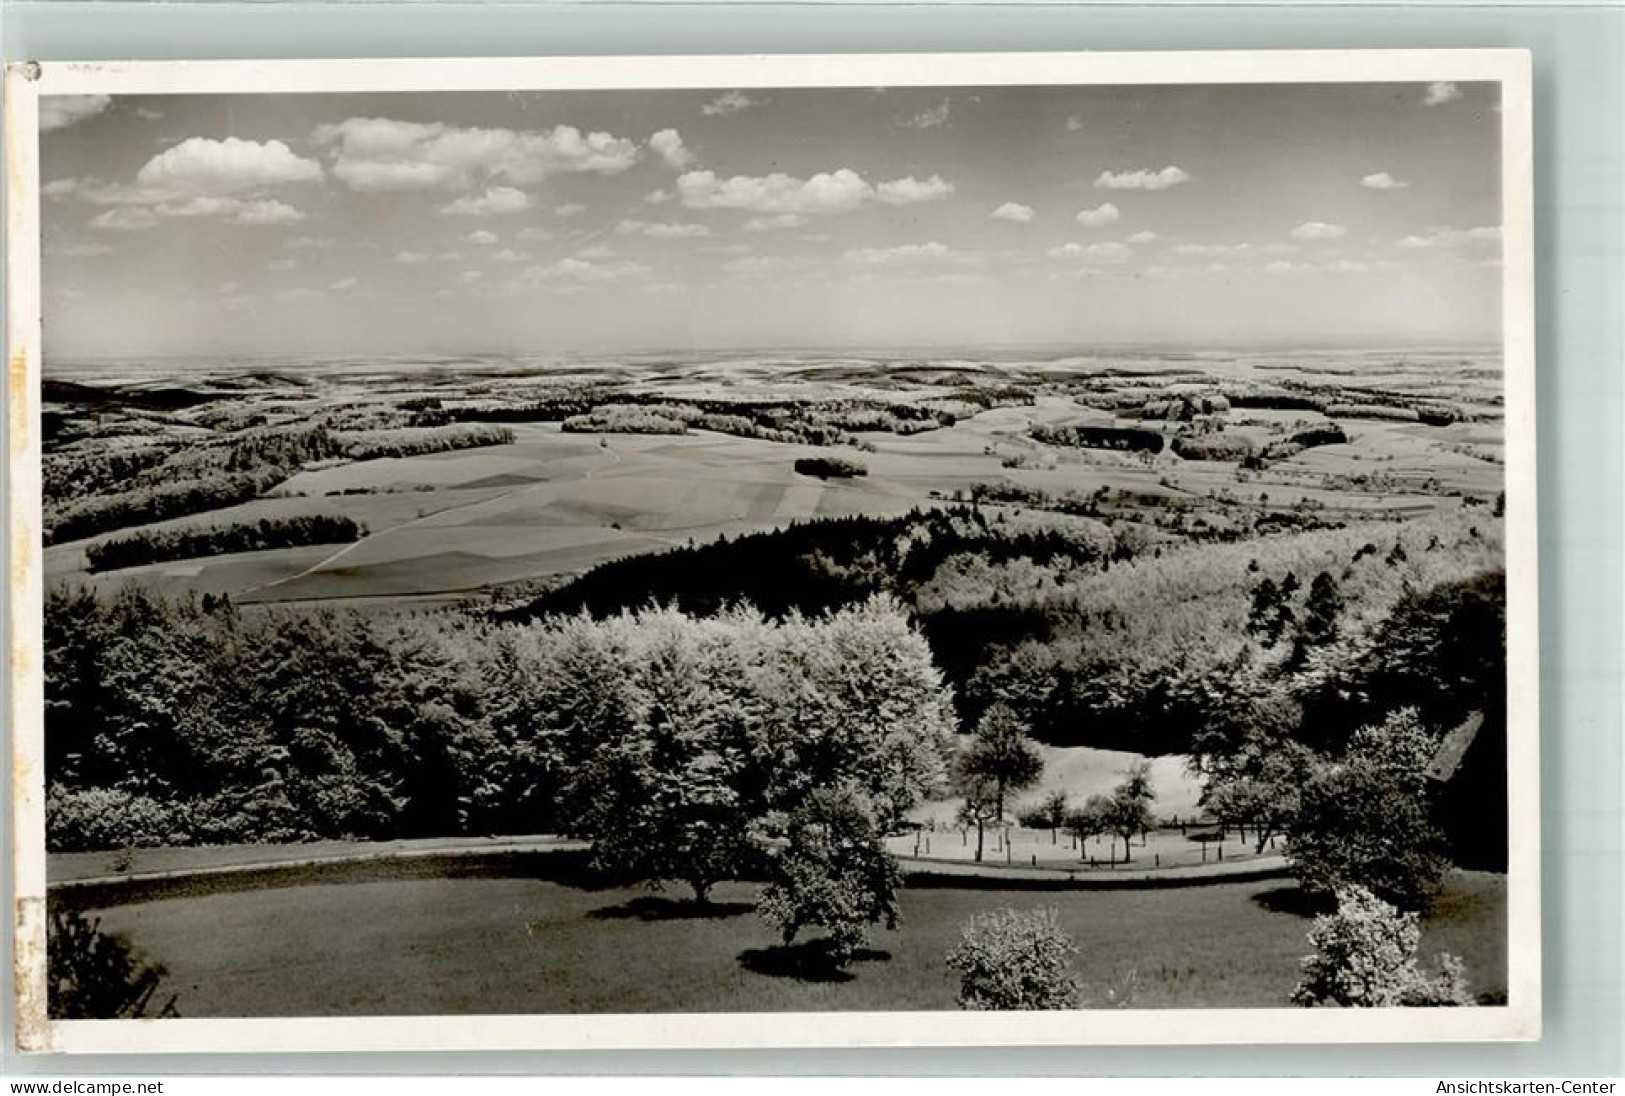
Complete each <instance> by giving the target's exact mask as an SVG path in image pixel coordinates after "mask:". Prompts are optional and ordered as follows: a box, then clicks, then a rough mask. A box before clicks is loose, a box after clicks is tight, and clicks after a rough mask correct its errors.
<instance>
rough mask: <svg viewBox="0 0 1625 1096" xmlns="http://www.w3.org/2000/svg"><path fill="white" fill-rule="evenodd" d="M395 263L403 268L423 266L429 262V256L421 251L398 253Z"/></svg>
mask: <svg viewBox="0 0 1625 1096" xmlns="http://www.w3.org/2000/svg"><path fill="white" fill-rule="evenodd" d="M394 261H395V262H397V263H400V264H401V265H402V266H421V265H423V264H424V263H426V262H428V261H429V256H428V255H426V254H424V253H423V252H421V251H397V252H396V253H395V259H394Z"/></svg>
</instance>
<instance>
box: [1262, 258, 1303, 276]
mask: <svg viewBox="0 0 1625 1096" xmlns="http://www.w3.org/2000/svg"><path fill="white" fill-rule="evenodd" d="M1264 269H1265V270H1266V271H1268V272H1269V273H1271V274H1291V273H1293V272H1294V271H1298V270H1307V269H1308V267H1306V266H1304V265H1302V264H1301V263H1295V262H1293V261H1291V260H1290V259H1276V260H1274V261H1273V262H1269V263H1266V264H1264Z"/></svg>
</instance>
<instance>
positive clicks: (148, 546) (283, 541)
mask: <svg viewBox="0 0 1625 1096" xmlns="http://www.w3.org/2000/svg"><path fill="white" fill-rule="evenodd" d="M366 535H367V530H366V527H365V526H363V525H361V524H360V523H359V522H357V521H355V520H354V519H353V518H348V517H345V516H343V515H342V514H297V515H295V516H293V517H286V518H261V519H260V520H258V521H240V522H233V523H232V524H229V525H219V524H216V525H206V526H201V527H196V528H189V529H143V530H141V531H139V532H136V533H133V534H130V535H129V536H122V537H112V538H109V539H108V540H104V541H101V542H100V543H97V544H91V545H89V546H87V547H86V548H85V560H86V562H87V563H88V565H89V568H90V570H92V571H113V570H117V569H118V568H120V567H139V566H141V565H143V564H147V563H160V562H163V561H165V560H172V559H192V558H195V557H197V556H219V555H226V554H228V553H231V552H263V551H266V550H268V549H273V548H302V547H305V546H308V545H313V544H346V543H349V542H351V541H356V540H360V539H361V538H362V537H364V536H366Z"/></svg>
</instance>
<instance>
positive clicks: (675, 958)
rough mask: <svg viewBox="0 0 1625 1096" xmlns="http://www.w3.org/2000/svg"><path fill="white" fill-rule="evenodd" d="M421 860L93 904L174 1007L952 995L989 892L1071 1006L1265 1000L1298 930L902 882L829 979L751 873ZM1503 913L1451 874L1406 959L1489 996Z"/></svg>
mask: <svg viewBox="0 0 1625 1096" xmlns="http://www.w3.org/2000/svg"><path fill="white" fill-rule="evenodd" d="M432 870H433V869H432V868H428V867H424V866H415V867H411V868H404V869H403V868H399V867H395V868H391V867H375V868H370V869H366V870H364V871H363V870H358V869H346V870H344V871H341V872H334V873H329V874H327V875H326V876H325V877H324V878H322V879H321V880H320V881H315V880H310V879H308V878H307V879H306V880H305V881H304V882H303V883H301V876H300V873H291V874H285V875H283V876H282V877H281V878H280V879H279V882H278V884H277V885H272V886H267V887H264V888H263V889H261V888H255V889H244V890H235V891H232V890H225V891H221V892H214V891H213V886H212V885H205V886H204V887H203V888H202V890H203V893H198V894H193V895H190V896H179V897H168V898H163V899H161V900H156V901H150V902H142V903H138V904H131V905H113V906H109V907H107V908H104V909H101V910H99V911H98V916H100V917H101V918H102V920H103V925H104V927H105V928H107V929H109V930H112V931H116V932H120V933H123V934H125V935H126V936H127V937H129V938H130V939H131V940H134V941H136V942H138V944H139V945H140V947H141V948H142V949H143V951H145V952H146V953H147V954H148V955H149V956H150V957H151V958H152V959H155V960H157V961H159V962H162V963H163V964H164V965H165V966H166V967H167V968H168V969H169V972H170V977H169V979H168V980H167V981H166V983H165V990H166V992H167V993H173V994H176V995H177V996H178V1000H177V1008H178V1009H179V1010H180V1012H181V1014H182V1015H183V1016H189V1017H203V1016H296V1015H297V1016H303V1015H315V1016H323V1015H334V1016H337V1015H386V1014H433V1013H446V1014H472V1013H490V1014H499V1013H554V1012H562V1013H572V1012H606V1011H614V1012H623V1011H625V1012H737V1011H804V1010H805V1011H820V1010H894V1009H896V1010H924V1009H952V1008H953V1007H954V993H955V983H954V980H953V977H952V974H951V972H950V971H949V970H948V968H947V966H946V965H945V964H944V963H943V956H944V955H945V954H947V952H948V950H949V949H950V948H951V947H952V946H953V944H954V942H955V941H956V940H957V938H958V935H959V929H960V926H961V925H962V924H963V923H964V922H965V921H966V920H967V919H968V918H969V917H970V916H971V915H972V914H975V913H977V912H980V911H982V910H985V909H991V908H994V907H996V906H1004V905H1008V906H1012V907H1015V908H1017V909H1027V908H1031V907H1037V906H1052V907H1055V909H1056V910H1057V911H1058V913H1059V915H1060V919H1061V923H1062V924H1063V925H1064V926H1065V927H1066V929H1067V930H1068V931H1069V932H1070V933H1072V935H1073V936H1074V938H1075V939H1076V940H1077V942H1078V945H1079V949H1080V951H1079V954H1078V957H1077V970H1078V976H1079V979H1080V981H1081V982H1082V985H1083V996H1084V1000H1085V1003H1086V1007H1093V1008H1108V1007H1121V1006H1128V1007H1136V1008H1206V1007H1231V1008H1252V1007H1285V1006H1286V1005H1287V1004H1288V1003H1289V1002H1288V1000H1287V998H1288V995H1289V994H1290V992H1291V989H1292V986H1293V985H1294V984H1295V982H1296V980H1297V977H1298V963H1299V960H1300V959H1301V957H1302V956H1303V955H1304V953H1305V952H1306V951H1307V950H1308V948H1307V944H1306V942H1305V937H1306V934H1307V932H1308V929H1309V925H1310V921H1309V919H1308V918H1307V917H1306V916H1305V915H1304V914H1303V913H1302V912H1300V911H1299V910H1298V909H1297V908H1296V900H1297V895H1296V891H1295V890H1294V889H1292V887H1291V885H1290V883H1288V882H1286V881H1282V880H1274V881H1263V882H1251V883H1216V884H1209V885H1204V886H1197V887H1187V888H1181V889H1178V890H1164V889H1154V890H1097V891H1088V890H991V889H974V888H956V887H909V888H907V889H905V890H904V891H903V892H902V895H901V898H902V911H903V920H902V923H901V926H900V928H899V930H898V931H896V932H884V931H876V932H874V933H872V934H871V938H870V946H869V949H868V950H867V951H866V952H863V953H860V958H859V959H858V961H856V962H855V963H853V965H852V966H851V968H850V969H849V970H848V971H846V972H843V973H840V974H835V973H831V972H828V971H825V970H822V969H818V968H816V967H815V968H812V969H808V967H807V966H806V964H805V961H804V958H802V957H801V954H800V953H799V952H798V950H797V949H796V948H794V947H790V948H784V947H782V946H781V945H780V944H779V941H778V940H777V938H776V937H775V935H774V933H773V932H772V930H771V929H770V928H769V927H768V926H766V925H765V924H763V923H762V922H761V921H760V920H759V919H758V918H757V917H756V915H755V913H754V912H753V911H752V903H753V902H754V900H755V896H756V887H755V886H754V885H753V884H748V883H729V884H724V885H722V886H720V887H718V888H717V891H716V893H715V895H714V896H713V904H714V908H713V909H711V910H709V911H705V912H704V914H703V915H701V914H699V913H698V911H696V910H695V908H694V907H692V906H691V905H689V904H688V903H687V902H686V901H685V900H684V899H683V897H682V896H681V895H680V894H678V893H677V892H671V893H669V894H659V893H651V892H649V891H648V890H646V889H642V888H604V889H588V888H584V887H582V886H580V885H579V884H577V883H575V882H572V881H570V880H568V879H565V880H563V881H561V880H559V879H557V878H549V877H548V876H550V875H552V874H554V873H551V872H549V871H548V870H547V869H546V868H545V867H542V868H539V869H538V870H536V871H535V872H534V873H533V874H534V876H535V877H523V875H522V874H521V873H514V874H513V876H512V877H494V878H468V877H463V878H436V877H432ZM465 870H466V869H465ZM307 874H308V873H307ZM396 874H399V875H403V876H405V877H402V878H390V876H391V875H396ZM452 874H460V873H458V872H453V873H452ZM340 883H342V884H343V885H337V884H340ZM1504 923H1505V883H1504V879H1503V878H1502V877H1500V876H1494V875H1488V874H1483V873H1458V874H1456V875H1453V876H1452V877H1451V879H1450V880H1449V884H1448V889H1447V891H1446V893H1445V896H1444V898H1443V899H1442V900H1441V901H1440V902H1439V903H1438V906H1437V909H1436V912H1435V914H1434V915H1433V916H1432V917H1431V918H1430V919H1429V920H1428V922H1427V923H1426V927H1425V930H1424V933H1423V938H1422V944H1421V953H1422V955H1424V956H1431V955H1432V954H1433V953H1435V952H1437V951H1441V950H1443V951H1449V952H1452V953H1454V954H1456V955H1459V956H1461V957H1462V958H1463V959H1464V960H1465V961H1466V962H1467V965H1468V969H1469V970H1470V972H1471V975H1472V988H1473V990H1474V992H1475V993H1478V994H1481V995H1490V996H1492V997H1493V996H1494V995H1496V994H1504V993H1505V988H1506V985H1505V978H1506V973H1505V955H1504V948H1503V947H1502V946H1501V943H1500V941H1501V940H1502V939H1503V937H1504V935H1505V930H1504ZM386 958H387V961H384V959H386Z"/></svg>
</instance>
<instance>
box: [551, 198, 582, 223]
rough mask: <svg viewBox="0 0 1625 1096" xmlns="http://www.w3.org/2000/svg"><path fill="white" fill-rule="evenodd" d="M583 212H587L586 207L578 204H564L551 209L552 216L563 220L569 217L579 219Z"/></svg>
mask: <svg viewBox="0 0 1625 1096" xmlns="http://www.w3.org/2000/svg"><path fill="white" fill-rule="evenodd" d="M585 212H587V207H586V206H584V205H582V204H581V203H580V202H565V203H564V204H563V205H557V206H554V207H553V216H555V217H560V218H563V219H565V220H568V219H569V218H571V217H579V216H581V215H582V214H583V213H585Z"/></svg>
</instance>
